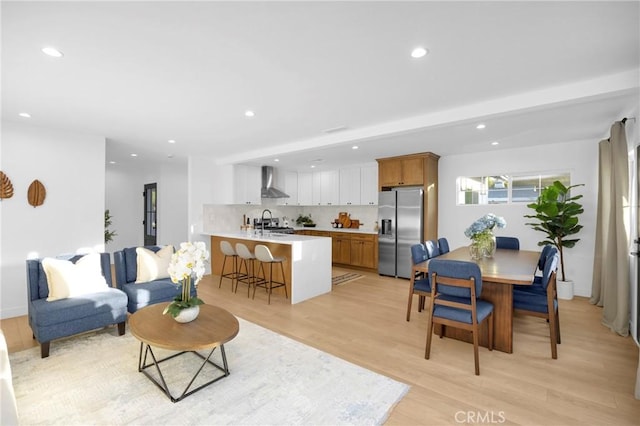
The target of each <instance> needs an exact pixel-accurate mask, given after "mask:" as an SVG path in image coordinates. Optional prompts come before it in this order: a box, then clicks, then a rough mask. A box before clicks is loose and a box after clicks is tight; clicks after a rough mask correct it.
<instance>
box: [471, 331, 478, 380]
mask: <svg viewBox="0 0 640 426" xmlns="http://www.w3.org/2000/svg"><path fill="white" fill-rule="evenodd" d="M472 333H473V360H474V362H475V365H476V376H479V375H480V359H479V358H480V356H479V354H478V325H477V324H474V327H473V331H472Z"/></svg>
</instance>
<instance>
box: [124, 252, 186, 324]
mask: <svg viewBox="0 0 640 426" xmlns="http://www.w3.org/2000/svg"><path fill="white" fill-rule="evenodd" d="M144 248H146V249H149V250H151V251H153V252H157V251H158V250H160V249H161V247H157V246H145V247H144ZM137 259H138V255H137V253H136V247H129V248H125V249H124V250H120V251H116V252H114V253H113V264H114V266H115V272H116V286H117V287H118V288H119V289H120V290H122V291H124V292H125V293H126V294H127V297H128V298H129V303H128V306H127V309H128V310H129V312H130V313H134V312H136V311H137V310H138V309H141V308H144V307H145V306H148V305H153V304H156V303H161V302H171V301H173V299H174V298H175V297H176V296H178V295H180V286H178V285H176V284H174V283H173V282H171V279H170V278H161V279H157V280H153V281H149V282H146V283H136V276H137V273H138V266H137ZM196 295H197V293H196V288H195V286H192V287H191V296H196Z"/></svg>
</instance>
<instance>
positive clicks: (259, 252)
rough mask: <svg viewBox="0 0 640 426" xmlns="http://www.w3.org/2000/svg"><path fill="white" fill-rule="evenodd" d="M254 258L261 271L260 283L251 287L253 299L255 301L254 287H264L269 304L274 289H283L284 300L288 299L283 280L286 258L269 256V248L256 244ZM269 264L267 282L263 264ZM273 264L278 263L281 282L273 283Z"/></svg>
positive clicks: (285, 284)
mask: <svg viewBox="0 0 640 426" xmlns="http://www.w3.org/2000/svg"><path fill="white" fill-rule="evenodd" d="M255 256H256V259H257V260H258V262H260V270H261V271H262V281H260V282H258V283H256V284H255V285H254V286H253V298H254V299H255V297H256V287H258V286H260V287H264V288H265V290H266V291H267V293H268V303H269V304H271V293H272V291H273V289H274V288H278V287H284V296H285V298H287V299H288V298H289V295H288V294H287V283H286V279H285V273H284V262H285V261H286V258H284V257H274V256H273V254H271V250H269V247H267V246H265V245H262V244H258V245H256V248H255ZM265 263H266V264H269V279H268V280H267V277H266V274H265V271H264V264H265ZM274 263H279V264H280V270H281V272H282V281H281V282H279V281H274V280H273V264H274Z"/></svg>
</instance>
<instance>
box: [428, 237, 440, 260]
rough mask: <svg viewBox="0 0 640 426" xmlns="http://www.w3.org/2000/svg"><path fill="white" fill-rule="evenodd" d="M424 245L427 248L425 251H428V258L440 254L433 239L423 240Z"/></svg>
mask: <svg viewBox="0 0 640 426" xmlns="http://www.w3.org/2000/svg"><path fill="white" fill-rule="evenodd" d="M424 246H425V247H426V248H427V253H429V259H433V258H434V257H438V256H440V254H441V253H440V249H439V248H438V243H437V242H436V241H435V240H428V241H425V242H424Z"/></svg>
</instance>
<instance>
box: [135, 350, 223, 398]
mask: <svg viewBox="0 0 640 426" xmlns="http://www.w3.org/2000/svg"><path fill="white" fill-rule="evenodd" d="M145 346H146V349H145V348H144V347H145ZM143 349H144V357H143V355H142V352H143ZM215 350H216V348H215V347H214V348H213V349H211V352H209V355H208V356H207V357H205V356H203V355H201V354H200V353H198V352H196V351H183V352H178V353H176V354H173V355H171V356H168V357H166V358H162V359H157V358H156V356H155V354H154V353H153V350H152V349H151V346H149V345H145V344H144V343H140V356H139V357H138V371H139V372H141V373H143V374H144V375H145V376H147V378H148V379H149V380H151V381H152V382H153V383H155V384H156V386H158V387H159V388H160V389H161V390H162V391H163V392H164V393H165V394H166V395H167V397H168V398H169V399H170V400H171V402H178V401H181V400H182V399H184V398H186V397H187V396H189V395H191V394H192V393H195V392H197V391H199V390H200V389H202V388H205V387H207V386H209V385H210V384H212V383H215V382H217V381H218V380H220V379H224V378H225V377H227V376H228V375H229V366H228V364H227V355H226V354H225V351H224V345H220V353H221V354H222V364H223V366H222V367H221V366H219V365H218V364H216V363H215V362H213V361H211V360H210V359H209V358H211V355H213V352H214V351H215ZM186 353H193V354H196V355H198V356H199V357H200V358H202V359H203V360H204V361H203V362H202V365H201V366H200V368H199V369H198V371H196V374H194V376H193V378H192V379H191V381H190V382H189V383H188V384H187V387H186V388H185V389H184V392H182V395H180V396H179V397H178V398H176V397H174V396H173V395H172V394H171V391H170V390H169V386H167V382H166V381H165V379H164V376H163V375H162V371H161V370H160V363H161V362H164V361H167V360H169V359H172V358H175V357H177V356H179V355H182V354H186ZM147 355H150V356H151V359H152V360H153V362H149V363H147ZM207 363H209V364H210V365H212V366H214V367H215V368H217V369H218V370H220V371H222V373H223V374H221V375H220V376H218V377H216V378H215V379H213V380H211V381H209V382H207V383H205V384H203V385H200V386H198V387H197V388H195V389H192V390H189V388H190V387H191V385H192V384H193V382H194V381H195V380H196V378H197V377H198V375H199V374H200V372H201V371H202V369H203V368H204V367H205V365H207ZM153 366H155V367H156V370H157V372H158V376H159V378H160V381H158V379H156V378H155V377H153V376H152V375H151V374H149V373H148V372H147V371H146V369H147V368H149V367H153Z"/></svg>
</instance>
